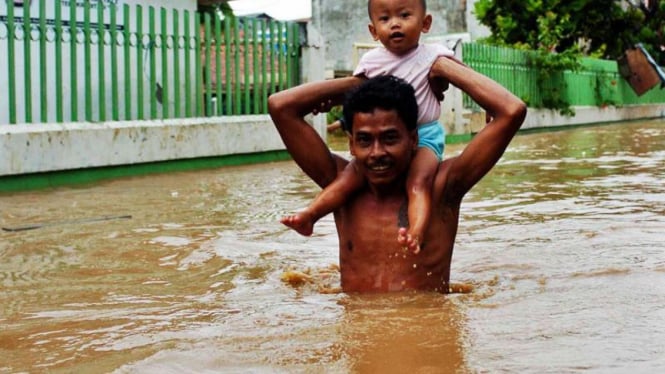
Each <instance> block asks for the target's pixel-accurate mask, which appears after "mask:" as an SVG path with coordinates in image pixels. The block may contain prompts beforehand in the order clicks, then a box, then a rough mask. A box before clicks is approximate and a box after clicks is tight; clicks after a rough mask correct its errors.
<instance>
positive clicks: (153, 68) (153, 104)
mask: <svg viewBox="0 0 665 374" xmlns="http://www.w3.org/2000/svg"><path fill="white" fill-rule="evenodd" d="M148 34H149V38H150V41H149V42H148V48H149V49H148V55H149V57H150V58H149V61H148V64H149V66H150V88H149V89H150V119H155V118H157V91H156V89H157V77H156V76H155V74H156V73H157V61H156V56H157V51H156V46H155V44H156V42H157V36H156V31H155V7H153V6H150V7H148Z"/></svg>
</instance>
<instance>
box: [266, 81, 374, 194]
mask: <svg viewBox="0 0 665 374" xmlns="http://www.w3.org/2000/svg"><path fill="white" fill-rule="evenodd" d="M361 82H362V80H361V79H359V78H355V77H349V78H339V79H331V80H326V81H321V82H313V83H306V84H303V85H300V86H297V87H293V88H290V89H288V90H285V91H280V92H278V93H276V94H273V95H271V96H270V97H269V98H268V111H269V113H270V116H271V117H272V120H273V122H274V123H275V126H276V127H277V131H279V135H280V136H281V138H282V141H284V144H285V145H286V149H287V150H288V151H289V153H290V154H291V156H292V157H293V160H294V161H295V162H296V163H297V164H298V166H300V168H301V169H302V170H303V171H304V172H305V174H307V175H308V176H309V177H310V178H312V180H313V181H314V182H315V183H316V184H318V185H319V186H321V187H325V186H327V185H328V184H330V182H332V181H333V180H334V179H335V178H336V176H337V171H338V170H339V169H341V168H342V167H343V164H344V160H342V159H341V158H339V157H337V156H334V155H333V154H332V153H331V152H330V150H329V149H328V146H327V145H326V144H325V142H324V141H323V139H321V137H320V136H319V134H318V133H317V132H316V131H315V130H314V129H313V128H312V126H310V125H309V124H308V123H307V122H306V121H305V119H304V117H305V116H306V115H307V114H309V113H311V112H312V111H319V110H320V109H321V104H322V103H330V104H331V105H337V104H340V103H341V102H342V100H343V98H344V94H345V93H346V92H347V91H348V90H350V89H351V88H353V87H355V86H356V85H357V84H359V83H361ZM324 106H325V105H324Z"/></svg>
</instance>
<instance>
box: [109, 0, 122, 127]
mask: <svg viewBox="0 0 665 374" xmlns="http://www.w3.org/2000/svg"><path fill="white" fill-rule="evenodd" d="M109 11H110V12H111V14H110V16H111V17H110V19H109V26H110V30H109V33H110V35H111V43H110V45H111V111H112V113H111V118H112V119H113V120H114V121H119V120H120V104H119V98H118V95H119V89H118V82H119V81H118V20H117V17H116V14H115V12H116V6H115V4H114V3H111V4H110V5H109Z"/></svg>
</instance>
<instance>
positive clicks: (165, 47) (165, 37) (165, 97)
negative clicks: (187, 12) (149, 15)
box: [160, 8, 170, 119]
mask: <svg viewBox="0 0 665 374" xmlns="http://www.w3.org/2000/svg"><path fill="white" fill-rule="evenodd" d="M160 13H161V26H162V34H161V35H160V37H161V40H162V45H161V47H162V100H161V102H162V119H166V118H169V88H170V87H169V60H168V58H169V33H168V30H167V24H166V22H167V19H168V16H167V14H166V9H164V8H161V12H160Z"/></svg>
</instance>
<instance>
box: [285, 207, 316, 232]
mask: <svg viewBox="0 0 665 374" xmlns="http://www.w3.org/2000/svg"><path fill="white" fill-rule="evenodd" d="M279 222H281V223H283V224H284V225H286V226H288V227H290V228H292V229H294V230H295V231H297V232H298V233H299V234H300V235H304V236H310V235H312V232H313V231H314V221H313V220H312V219H311V218H309V215H308V214H307V213H305V212H300V213H296V214H294V215H291V216H286V217H282V219H280V220H279Z"/></svg>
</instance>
